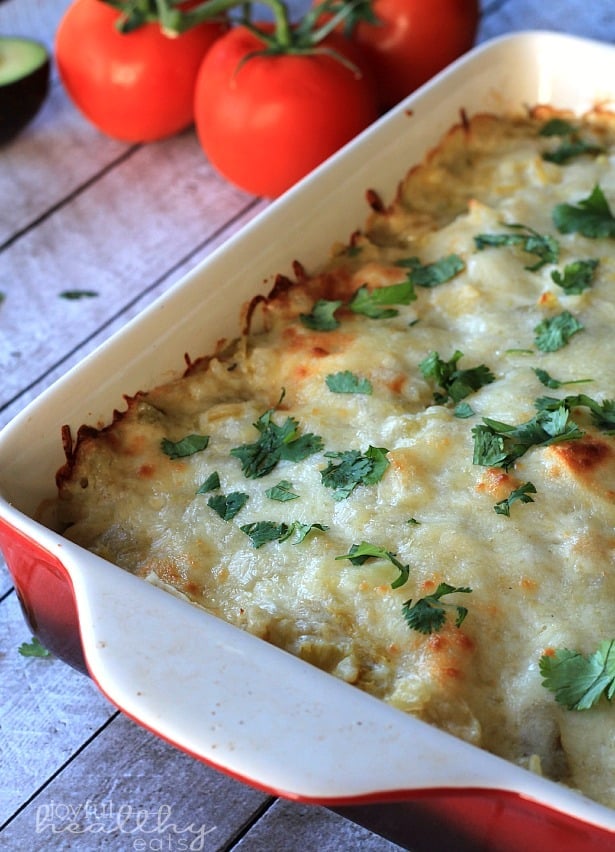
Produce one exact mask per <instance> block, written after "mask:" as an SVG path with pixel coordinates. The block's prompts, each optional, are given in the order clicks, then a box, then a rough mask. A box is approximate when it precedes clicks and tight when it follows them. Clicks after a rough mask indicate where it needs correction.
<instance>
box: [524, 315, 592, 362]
mask: <svg viewBox="0 0 615 852" xmlns="http://www.w3.org/2000/svg"><path fill="white" fill-rule="evenodd" d="M579 331H583V325H582V324H581V323H580V322H579V320H578V319H577V318H576V317H574V316H573V315H572V314H571V313H570V311H562V313H561V314H558V315H557V316H555V317H551V318H550V319H544V320H542V322H540V323H538V325H537V326H536V327H535V329H534V332H535V334H536V337H535V338H534V342H535V343H536V346H537V347H538V348H539V349H540V350H541V352H556V351H557V350H558V349H562V348H563V347H564V346H565V345H566V344H567V343H568V341H569V340H570V338H571V337H572V336H573V334H576V333H577V332H579Z"/></svg>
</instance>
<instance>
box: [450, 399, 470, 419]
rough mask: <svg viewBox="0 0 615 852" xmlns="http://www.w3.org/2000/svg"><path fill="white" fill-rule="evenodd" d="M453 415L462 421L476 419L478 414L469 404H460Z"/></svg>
mask: <svg viewBox="0 0 615 852" xmlns="http://www.w3.org/2000/svg"><path fill="white" fill-rule="evenodd" d="M453 414H454V415H455V417H458V418H459V419H460V420H467V419H468V418H469V417H474V415H475V414H476V412H475V411H474V409H473V408H472V406H471V405H470V403H469V402H460V403H459V405H456V406H455V408H454V409H453Z"/></svg>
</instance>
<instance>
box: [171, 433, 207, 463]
mask: <svg viewBox="0 0 615 852" xmlns="http://www.w3.org/2000/svg"><path fill="white" fill-rule="evenodd" d="M208 444H209V435H186V437H185V438H181V440H179V441H169V440H168V438H163V439H162V441H161V442H160V448H161V450H162V452H163V453H164V454H165V455H166V456H168V457H169V458H170V459H180V458H185V457H186V456H192V455H194V454H195V453H200V452H201V450H204V449H205V448H206V447H207V445H208Z"/></svg>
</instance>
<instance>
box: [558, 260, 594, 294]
mask: <svg viewBox="0 0 615 852" xmlns="http://www.w3.org/2000/svg"><path fill="white" fill-rule="evenodd" d="M598 263H599V261H598V260H596V259H595V258H588V259H587V260H575V261H573V262H572V263H568V264H566V266H565V267H564V271H563V273H562V272H560V271H559V269H554V270H553V272H552V273H551V278H552V279H553V281H554V282H555V283H556V284H557V285H558V286H559V287H561V288H562V290H564V292H565V293H566V294H567V295H569V296H576V295H578V294H579V293H582V292H583V291H584V290H587V289H589V287H591V283H592V279H593V277H594V275H595V272H596V268H597V266H598Z"/></svg>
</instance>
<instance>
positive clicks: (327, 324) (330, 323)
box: [299, 299, 342, 331]
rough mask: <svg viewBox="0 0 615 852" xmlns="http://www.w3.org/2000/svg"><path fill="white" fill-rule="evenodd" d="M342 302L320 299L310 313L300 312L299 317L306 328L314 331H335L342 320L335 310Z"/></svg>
mask: <svg viewBox="0 0 615 852" xmlns="http://www.w3.org/2000/svg"><path fill="white" fill-rule="evenodd" d="M341 305H342V302H338V301H331V300H329V299H319V300H318V301H317V302H316V303H315V304H314V306H313V307H312V311H311V313H309V314H299V319H300V321H301V322H302V323H303V325H304V326H305V327H306V328H309V329H311V330H312V331H334V330H335V329H336V328H338V327H339V324H340V321H339V320H338V319H336V318H335V312H336V311H337V309H338V308H339V307H341Z"/></svg>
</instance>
